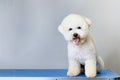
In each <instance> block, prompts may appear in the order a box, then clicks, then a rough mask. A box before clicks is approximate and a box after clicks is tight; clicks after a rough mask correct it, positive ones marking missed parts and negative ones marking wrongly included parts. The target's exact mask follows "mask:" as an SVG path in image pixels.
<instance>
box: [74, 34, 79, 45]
mask: <svg viewBox="0 0 120 80" xmlns="http://www.w3.org/2000/svg"><path fill="white" fill-rule="evenodd" d="M73 43H74V44H77V45H78V44H79V43H80V37H79V36H78V37H74V38H73Z"/></svg>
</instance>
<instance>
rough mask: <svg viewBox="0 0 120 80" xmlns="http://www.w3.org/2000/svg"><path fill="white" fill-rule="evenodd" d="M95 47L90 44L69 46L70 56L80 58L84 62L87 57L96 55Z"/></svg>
mask: <svg viewBox="0 0 120 80" xmlns="http://www.w3.org/2000/svg"><path fill="white" fill-rule="evenodd" d="M93 50H94V49H93V48H92V47H91V46H90V45H83V46H79V47H76V46H73V45H69V46H68V56H69V58H72V59H76V60H79V61H80V62H81V63H83V64H84V62H85V60H86V59H90V58H93V57H94V56H95V54H94V51H93Z"/></svg>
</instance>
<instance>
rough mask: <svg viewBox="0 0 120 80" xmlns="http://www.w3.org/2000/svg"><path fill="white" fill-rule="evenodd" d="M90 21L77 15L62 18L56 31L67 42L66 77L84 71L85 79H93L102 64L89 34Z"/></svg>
mask: <svg viewBox="0 0 120 80" xmlns="http://www.w3.org/2000/svg"><path fill="white" fill-rule="evenodd" d="M90 25H91V21H90V20H89V19H88V18H87V17H85V16H81V15H78V14H70V15H68V16H67V17H65V18H64V20H63V21H62V23H61V24H60V26H59V27H58V30H59V31H60V32H61V33H62V34H63V35H64V37H65V39H66V40H67V41H68V60H69V68H68V72H67V75H68V76H77V75H79V74H80V73H81V72H82V71H83V66H84V71H85V74H86V76H87V77H95V76H96V74H97V72H100V71H101V70H102V69H103V67H104V63H103V60H102V59H101V57H99V56H98V55H97V51H96V46H95V43H94V40H93V38H92V36H91V34H90V32H89V28H90Z"/></svg>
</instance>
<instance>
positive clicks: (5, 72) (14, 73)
mask: <svg viewBox="0 0 120 80" xmlns="http://www.w3.org/2000/svg"><path fill="white" fill-rule="evenodd" d="M66 74H67V69H0V77H47V78H49V77H50V78H51V77H52V78H54V77H56V78H69V77H68V76H67V75H66ZM118 77H119V75H117V74H116V73H114V72H112V71H111V70H109V69H104V70H103V71H101V73H98V74H97V76H96V78H118ZM72 78H86V76H85V74H80V75H78V76H76V77H72Z"/></svg>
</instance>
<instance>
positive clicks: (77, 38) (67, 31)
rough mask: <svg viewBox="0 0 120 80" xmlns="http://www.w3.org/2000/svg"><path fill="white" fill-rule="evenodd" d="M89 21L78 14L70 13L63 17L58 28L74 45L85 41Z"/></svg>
mask: <svg viewBox="0 0 120 80" xmlns="http://www.w3.org/2000/svg"><path fill="white" fill-rule="evenodd" d="M90 25H91V21H90V20H89V19H88V18H87V17H85V16H81V15H78V14H70V15H68V16H67V17H65V18H64V20H63V21H62V23H61V24H60V25H59V27H58V30H59V31H60V32H61V33H62V34H63V35H64V37H65V39H66V40H67V41H70V42H72V43H73V44H75V45H79V44H82V43H84V42H85V40H86V38H87V36H88V34H89V27H90Z"/></svg>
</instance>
